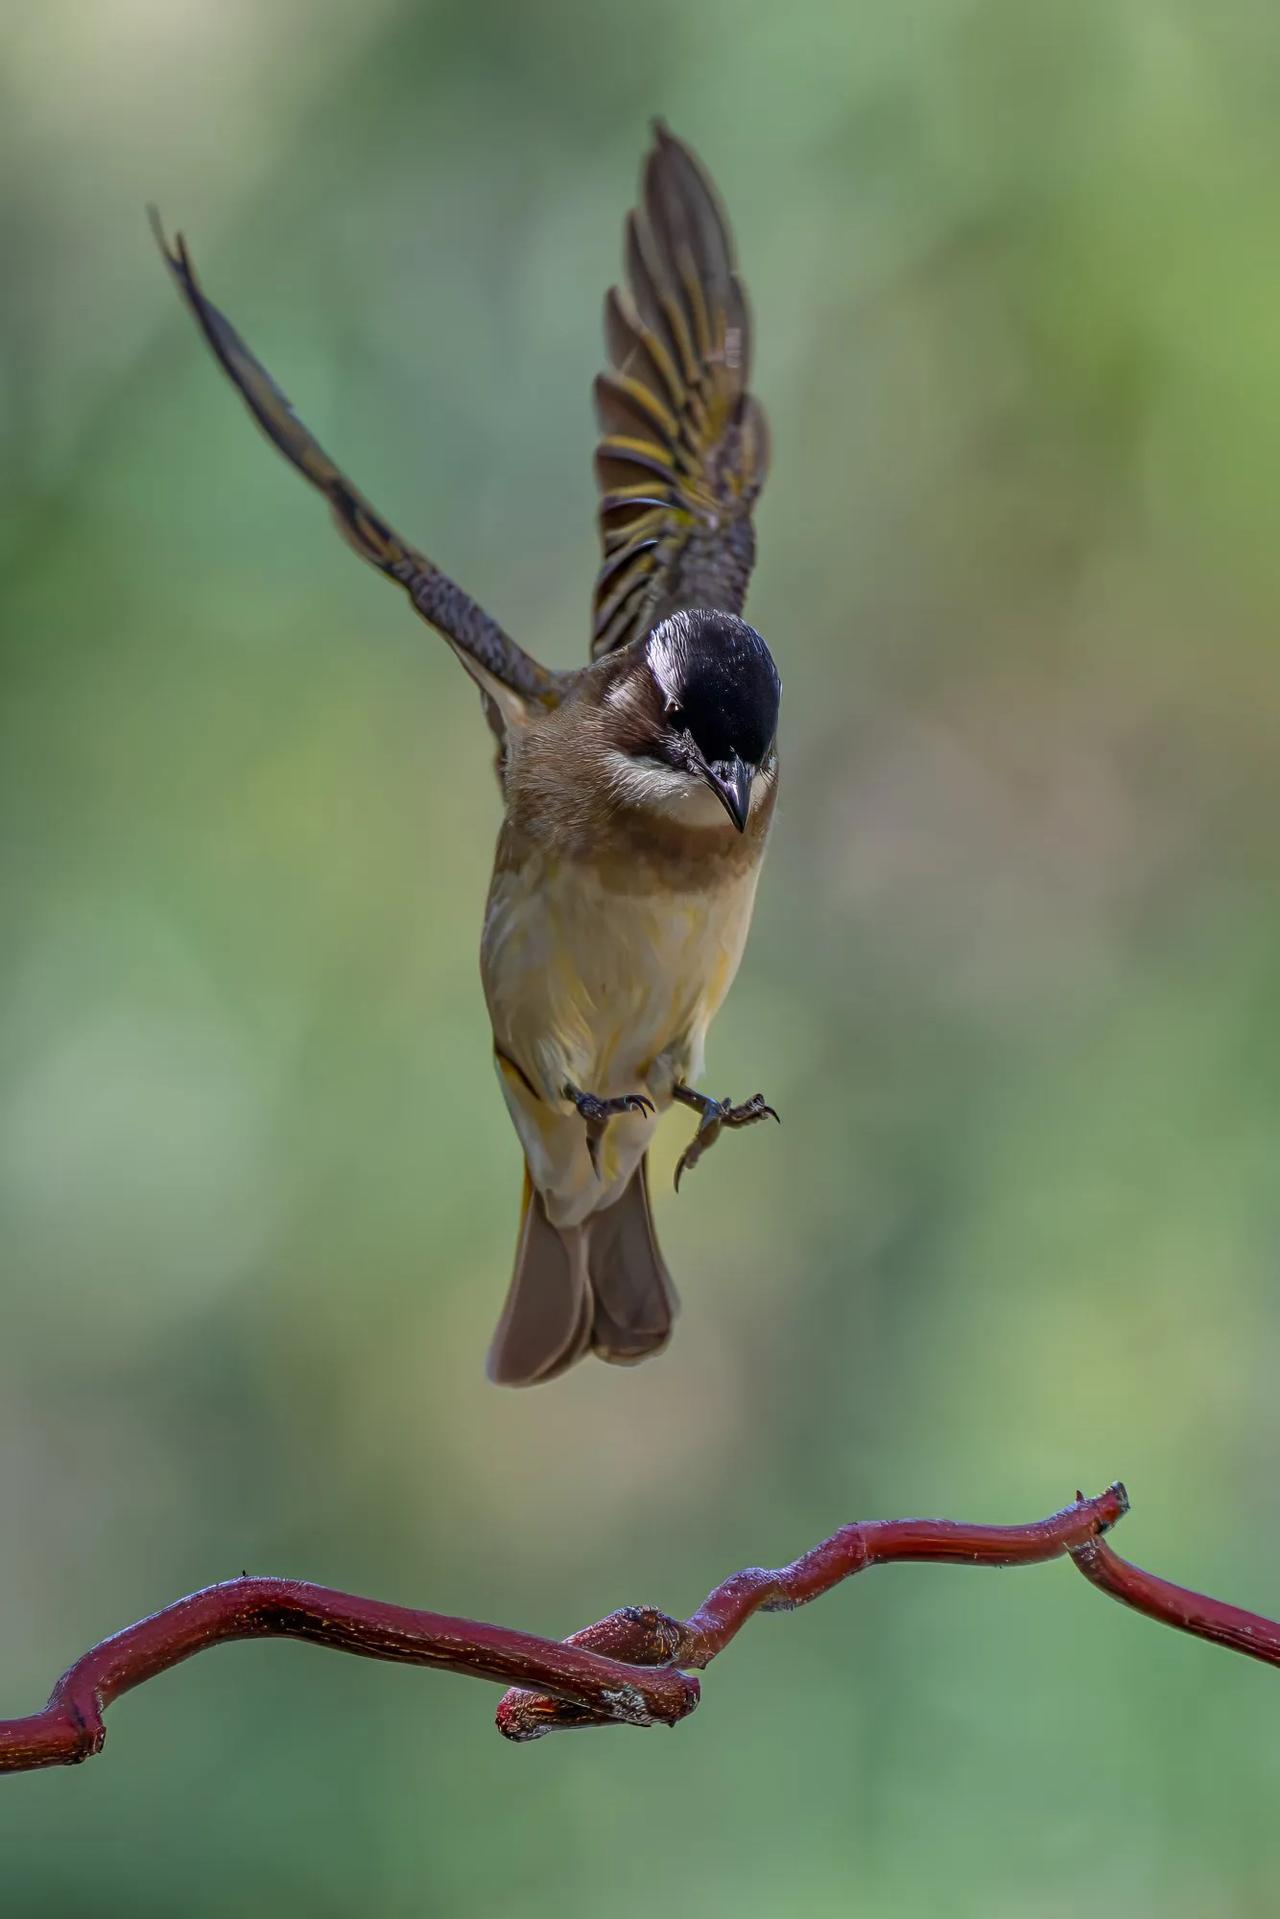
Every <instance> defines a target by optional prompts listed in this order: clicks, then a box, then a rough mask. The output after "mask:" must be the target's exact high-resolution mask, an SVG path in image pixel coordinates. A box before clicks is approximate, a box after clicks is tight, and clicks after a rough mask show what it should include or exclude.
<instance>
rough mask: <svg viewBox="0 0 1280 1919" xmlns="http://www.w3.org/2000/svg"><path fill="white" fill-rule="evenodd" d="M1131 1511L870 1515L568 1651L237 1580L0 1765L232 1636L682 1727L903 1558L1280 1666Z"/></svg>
mask: <svg viewBox="0 0 1280 1919" xmlns="http://www.w3.org/2000/svg"><path fill="white" fill-rule="evenodd" d="M1127 1509H1128V1500H1127V1497H1126V1494H1125V1490H1124V1488H1123V1486H1120V1485H1115V1486H1112V1487H1110V1488H1109V1489H1108V1490H1107V1491H1106V1492H1104V1493H1101V1494H1099V1496H1098V1497H1097V1498H1096V1499H1084V1498H1082V1497H1080V1496H1077V1499H1076V1503H1075V1504H1074V1505H1073V1506H1068V1507H1067V1508H1066V1509H1065V1510H1064V1511H1063V1512H1060V1513H1055V1514H1054V1515H1053V1516H1052V1517H1051V1518H1049V1519H1042V1520H1039V1521H1037V1522H1036V1524H1034V1525H1031V1526H968V1525H960V1524H953V1523H952V1522H950V1521H947V1520H921V1519H901V1520H873V1521H868V1522H866V1523H863V1524H855V1525H850V1526H843V1527H841V1529H840V1531H839V1532H836V1533H833V1534H832V1535H831V1537H830V1538H829V1539H826V1540H823V1541H822V1543H821V1544H820V1545H818V1546H815V1547H814V1548H813V1549H812V1551H810V1552H807V1553H805V1554H804V1555H803V1556H802V1557H801V1558H799V1559H797V1560H795V1561H794V1562H793V1563H792V1564H791V1565H789V1566H785V1567H783V1568H781V1569H780V1570H779V1571H776V1572H766V1571H763V1570H762V1569H761V1568H759V1567H752V1568H749V1569H748V1570H746V1571H744V1572H738V1573H733V1574H732V1575H731V1576H730V1577H729V1578H728V1579H726V1580H724V1581H723V1582H722V1583H721V1584H720V1585H719V1586H717V1587H716V1588H715V1590H714V1591H713V1592H711V1593H709V1594H708V1596H707V1598H706V1599H705V1600H704V1601H703V1603H702V1605H701V1606H699V1608H698V1610H697V1611H696V1612H695V1613H693V1614H692V1615H691V1617H690V1618H688V1619H686V1620H683V1621H681V1620H676V1619H672V1618H670V1617H668V1615H667V1614H665V1613H660V1612H657V1611H655V1610H654V1609H653V1608H650V1607H626V1608H624V1609H623V1610H622V1611H621V1612H615V1613H610V1614H609V1616H608V1617H607V1618H605V1619H601V1620H597V1622H596V1623H595V1625H593V1626H588V1627H586V1628H585V1630H583V1631H582V1632H578V1633H574V1634H572V1635H571V1637H570V1638H568V1639H567V1640H564V1641H563V1642H561V1641H557V1640H554V1639H540V1638H538V1637H537V1636H536V1635H534V1634H532V1633H524V1632H517V1631H514V1630H512V1629H510V1628H508V1627H505V1626H488V1625H483V1624H480V1623H478V1622H476V1621H474V1620H470V1619H452V1618H449V1617H447V1616H446V1615H444V1614H441V1613H429V1612H419V1611H416V1610H413V1609H411V1608H409V1607H406V1606H393V1605H388V1604H385V1603H383V1602H381V1601H378V1600H373V1599H356V1598H352V1597H351V1596H350V1595H348V1594H346V1593H339V1592H332V1591H329V1590H328V1589H327V1588H325V1587H323V1586H311V1585H306V1584H304V1583H302V1582H301V1581H298V1580H289V1579H270V1578H262V1579H259V1578H249V1577H247V1576H246V1577H245V1578H242V1579H231V1580H228V1581H226V1583H225V1584H223V1585H220V1586H210V1587H207V1588H206V1589H205V1590H204V1591H203V1592H198V1593H192V1594H191V1595H190V1597H189V1598H186V1599H179V1600H176V1601H175V1602H174V1604H173V1605H171V1606H166V1607H165V1608H164V1610H163V1611H162V1612H158V1613H153V1614H152V1615H151V1616H150V1618H148V1619H143V1620H140V1621H139V1622H138V1624H137V1625H134V1626H128V1627H126V1628H125V1630H124V1631H123V1632H120V1633H116V1634H115V1635H114V1636H113V1637H112V1638H110V1639H104V1640H103V1641H102V1643H101V1644H100V1645H98V1646H95V1647H93V1648H92V1650H91V1651H89V1652H87V1653H84V1654H83V1655H82V1656H81V1657H80V1658H79V1659H77V1660H76V1662H75V1664H74V1665H73V1666H71V1667H70V1668H69V1669H68V1671H67V1672H65V1673H64V1674H63V1676H62V1678H61V1679H60V1680H59V1681H58V1683H57V1685H56V1686H55V1687H54V1689H53V1694H52V1696H51V1698H50V1700H49V1703H48V1705H47V1706H46V1707H45V1708H44V1710H43V1712H38V1713H33V1714H31V1715H30V1716H29V1717H27V1718H25V1719H11V1720H7V1721H0V1772H22V1771H29V1770H31V1769H33V1768H35V1767H38V1766H59V1765H74V1764H75V1763H76V1762H77V1761H78V1760H81V1759H88V1758H90V1757H91V1756H92V1755H93V1754H94V1753H96V1752H100V1751H101V1749H102V1744H103V1740H104V1738H105V1728H104V1726H103V1713H104V1712H105V1710H106V1708H107V1707H108V1706H109V1705H110V1704H111V1702H112V1701H113V1700H115V1699H118V1698H119V1697H120V1695H121V1694H122V1693H125V1692H128V1691H130V1690H131V1689H132V1688H133V1687H134V1686H140V1685H142V1684H143V1683H144V1682H145V1681H146V1680H148V1679H154V1678H155V1677H156V1676H157V1674H159V1673H161V1672H164V1671H165V1670H166V1669H167V1668H168V1667H170V1666H176V1665H177V1664H178V1663H179V1662H180V1661H181V1660H184V1659H190V1658H191V1657H192V1656H193V1655H194V1654H196V1653H198V1652H203V1651H204V1650H205V1649H206V1648H207V1647H209V1646H216V1645H219V1644H221V1643H222V1642H224V1641H226V1640H232V1639H265V1638H286V1639H306V1640H310V1641H311V1642H312V1643H313V1644H314V1645H319V1646H329V1647H331V1648H332V1649H333V1650H334V1651H337V1652H348V1653H356V1654H358V1655H360V1656H361V1657H363V1658H367V1659H390V1660H396V1661H398V1662H400V1663H401V1664H403V1665H411V1666H428V1667H434V1668H436V1669H437V1670H439V1671H443V1672H457V1673H468V1674H470V1675H472V1676H473V1677H475V1678H477V1679H490V1680H496V1681H497V1682H498V1683H499V1684H505V1685H507V1686H512V1684H513V1682H516V1689H514V1690H511V1691H508V1692H507V1693H506V1694H505V1695H504V1697H503V1699H502V1702H501V1704H500V1705H499V1707H498V1715H497V1717H498V1727H499V1730H500V1731H501V1732H502V1733H503V1734H504V1735H505V1736H506V1737H507V1738H508V1739H516V1740H528V1739H537V1738H540V1737H541V1736H542V1735H543V1734H544V1733H548V1732H555V1731H560V1730H568V1729H570V1728H572V1727H581V1726H598V1725H610V1724H622V1725H633V1726H649V1725H653V1724H655V1723H661V1724H664V1725H675V1724H676V1722H677V1721H678V1720H680V1719H683V1718H685V1716H686V1715H687V1714H688V1713H690V1712H692V1711H693V1709H694V1707H695V1706H696V1705H697V1703H698V1699H699V1682H698V1680H697V1679H696V1678H695V1677H694V1676H693V1674H692V1673H690V1672H686V1671H683V1670H682V1668H683V1667H694V1668H700V1667H704V1666H707V1665H709V1664H710V1662H711V1660H713V1659H714V1658H715V1657H716V1655H717V1653H720V1652H723V1651H724V1649H725V1647H726V1646H727V1645H728V1644H729V1642H730V1641H731V1640H732V1639H733V1638H734V1637H735V1636H736V1634H737V1633H738V1632H740V1631H741V1629H742V1627H743V1626H744V1625H745V1624H746V1622H747V1620H748V1619H750V1617H751V1615H752V1614H753V1613H756V1612H780V1611H789V1610H790V1609H791V1608H792V1607H795V1606H801V1605H804V1604H806V1603H807V1602H808V1601H809V1600H811V1599H817V1598H819V1597H820V1596H821V1595H822V1594H823V1593H825V1592H829V1591H830V1590H831V1588H832V1587H833V1586H837V1585H839V1584H840V1583H841V1582H842V1581H843V1580H845V1579H850V1578H852V1576H853V1575H854V1574H855V1573H859V1572H862V1571H864V1570H865V1569H866V1568H867V1567H868V1566H874V1565H881V1564H888V1563H889V1562H890V1561H892V1560H917V1561H936V1562H945V1563H948V1564H952V1565H969V1566H1023V1565H1034V1564H1037V1563H1038V1562H1039V1561H1041V1560H1046V1559H1056V1558H1059V1557H1061V1556H1062V1555H1063V1554H1064V1553H1069V1554H1070V1555H1071V1557H1072V1558H1073V1559H1074V1560H1075V1562H1076V1564H1077V1565H1078V1566H1079V1567H1080V1570H1081V1571H1082V1572H1083V1573H1084V1574H1085V1575H1086V1577H1087V1578H1089V1579H1090V1580H1091V1581H1092V1582H1093V1583H1094V1584H1095V1585H1097V1586H1099V1587H1101V1588H1102V1590H1103V1591H1106V1592H1110V1593H1112V1594H1113V1595H1114V1596H1115V1597H1116V1598H1118V1599H1121V1600H1123V1601H1124V1603H1125V1604H1127V1605H1130V1606H1134V1607H1136V1608H1137V1609H1138V1610H1139V1611H1141V1612H1145V1613H1146V1614H1147V1615H1148V1616H1149V1617H1151V1618H1153V1619H1162V1620H1164V1621H1165V1623H1166V1624H1168V1625H1171V1626H1175V1627H1177V1628H1178V1629H1179V1630H1181V1631H1183V1632H1190V1633H1195V1634H1198V1635H1199V1636H1200V1637H1201V1638H1205V1639H1212V1640H1214V1641H1216V1642H1217V1643H1218V1644H1220V1645H1226V1646H1230V1647H1233V1648H1234V1649H1235V1650H1237V1651H1240V1652H1247V1653H1249V1654H1251V1655H1252V1657H1254V1658H1256V1659H1263V1660H1266V1661H1267V1662H1268V1663H1270V1664H1272V1665H1280V1626H1278V1625H1277V1624H1275V1623H1274V1622H1272V1621H1271V1620H1267V1619H1261V1618H1258V1617H1256V1616H1255V1615H1254V1614H1252V1613H1244V1612H1241V1611H1239V1610H1238V1609H1237V1608H1236V1607H1234V1606H1226V1605H1223V1604H1221V1603H1220V1602H1219V1601H1217V1600H1212V1599H1205V1598H1202V1597H1200V1596H1199V1595H1198V1594H1195V1593H1189V1592H1185V1591H1184V1590H1183V1589H1182V1588H1181V1587H1178V1586H1171V1585H1169V1584H1168V1583H1167V1582H1166V1581H1164V1580H1161V1579H1157V1578H1155V1577H1154V1576H1153V1575H1152V1574H1150V1573H1143V1572H1140V1571H1139V1570H1138V1568H1137V1567H1134V1566H1129V1565H1127V1564H1126V1562H1125V1561H1124V1560H1122V1559H1119V1558H1117V1557H1116V1555H1115V1554H1114V1553H1113V1552H1112V1551H1111V1550H1110V1548H1109V1547H1108V1546H1106V1545H1105V1544H1104V1543H1103V1540H1102V1534H1103V1533H1104V1532H1106V1531H1107V1530H1108V1529H1109V1528H1110V1527H1111V1526H1113V1525H1114V1524H1115V1522H1116V1521H1117V1520H1118V1519H1120V1518H1121V1517H1122V1516H1123V1514H1124V1513H1125V1512H1126V1511H1127Z"/></svg>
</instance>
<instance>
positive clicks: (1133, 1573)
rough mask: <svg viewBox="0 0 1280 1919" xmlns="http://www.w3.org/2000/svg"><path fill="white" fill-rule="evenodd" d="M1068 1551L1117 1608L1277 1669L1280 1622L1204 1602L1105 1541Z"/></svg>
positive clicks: (1216, 1601)
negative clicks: (1132, 1562)
mask: <svg viewBox="0 0 1280 1919" xmlns="http://www.w3.org/2000/svg"><path fill="white" fill-rule="evenodd" d="M1068 1550H1069V1552H1070V1554H1071V1557H1072V1558H1073V1559H1074V1560H1075V1563H1076V1565H1077V1566H1078V1567H1079V1568H1080V1571H1081V1572H1082V1573H1083V1574H1084V1576H1085V1578H1086V1579H1087V1580H1088V1581H1089V1583H1090V1585H1093V1586H1096V1587H1097V1588H1098V1591H1099V1592H1104V1593H1110V1595H1111V1597H1112V1598H1113V1599H1118V1600H1119V1601H1120V1604H1121V1605H1122V1606H1132V1608H1133V1610H1134V1611H1135V1612H1140V1613H1145V1614H1146V1616H1147V1618H1148V1619H1158V1620H1160V1621H1161V1622H1162V1623H1163V1624H1164V1625H1166V1626H1175V1627H1176V1628H1177V1630H1178V1631H1179V1632H1189V1633H1194V1635H1195V1636H1196V1638H1197V1639H1211V1640H1212V1641H1213V1643H1214V1645H1215V1646H1227V1647H1229V1649H1230V1650H1231V1651H1232V1652H1242V1653H1246V1654H1247V1655H1248V1657H1249V1658H1250V1659H1261V1660H1262V1662H1263V1664H1264V1665H1267V1666H1280V1622H1278V1621H1276V1620H1274V1619H1264V1618H1263V1617H1262V1615H1261V1613H1256V1612H1245V1611H1244V1610H1243V1609H1242V1608H1241V1607H1240V1606H1228V1605H1227V1603H1226V1602H1225V1600H1222V1599H1206V1598H1205V1596H1204V1594H1203V1593H1193V1592H1189V1591H1188V1590H1187V1588H1186V1587H1185V1586H1175V1585H1173V1584H1172V1583H1171V1582H1170V1581H1169V1580H1167V1579H1160V1578H1158V1577H1157V1575H1156V1574H1155V1573H1147V1572H1143V1570H1142V1568H1141V1566H1131V1565H1130V1564H1129V1562H1128V1560H1127V1559H1121V1557H1120V1555H1119V1553H1115V1552H1112V1550H1111V1548H1110V1546H1108V1545H1107V1543H1106V1541H1105V1540H1104V1539H1101V1538H1093V1539H1086V1540H1085V1542H1084V1544H1083V1545H1081V1546H1071V1547H1069V1548H1068Z"/></svg>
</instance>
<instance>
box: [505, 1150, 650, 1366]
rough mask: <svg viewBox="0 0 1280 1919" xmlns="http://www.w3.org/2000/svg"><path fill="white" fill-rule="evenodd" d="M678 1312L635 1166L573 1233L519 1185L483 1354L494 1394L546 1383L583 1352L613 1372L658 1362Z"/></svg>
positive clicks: (645, 1186) (644, 1182) (642, 1169)
mask: <svg viewBox="0 0 1280 1919" xmlns="http://www.w3.org/2000/svg"><path fill="white" fill-rule="evenodd" d="M678 1310H679V1302H678V1300H677V1297H676V1291H675V1287H674V1286H673V1285H672V1283H671V1276H670V1274H669V1273H668V1272H667V1269H666V1265H665V1263H664V1261H663V1258H662V1254H661V1253H660V1252H659V1250H658V1242H657V1239H656V1237H655V1234H654V1230H653V1217H652V1214H651V1212H650V1209H649V1181H648V1172H647V1165H646V1161H645V1160H643V1159H642V1160H641V1162H640V1164H639V1165H638V1166H637V1168H636V1170H635V1172H634V1173H633V1174H632V1177H631V1179H630V1181H629V1183H628V1185H627V1187H626V1190H625V1191H624V1192H623V1193H622V1195H621V1197H620V1198H618V1199H616V1200H615V1201H614V1202H613V1204H612V1206H609V1207H606V1208H605V1209H604V1210H603V1211H602V1212H599V1213H596V1214H593V1216H592V1217H591V1218H590V1219H588V1220H586V1221H585V1222H584V1224H582V1225H581V1226H569V1227H557V1226H553V1225H552V1224H551V1222H550V1220H549V1219H548V1218H547V1214H546V1208H545V1206H544V1205H543V1201H542V1195H541V1194H540V1193H538V1192H537V1191H536V1190H535V1188H534V1186H533V1183H532V1181H531V1180H530V1178H529V1173H528V1169H527V1168H526V1170H525V1176H524V1203H523V1207H522V1211H521V1219H520V1238H519V1241H518V1243H517V1246H516V1261H515V1270H514V1272H513V1273H512V1276H511V1285H510V1287H509V1289H508V1291H507V1298H506V1304H505V1305H504V1307H503V1309H502V1317H501V1318H500V1319H499V1321H498V1327H497V1331H496V1332H495V1333H494V1336H493V1341H492V1344H491V1345H490V1347H489V1358H488V1363H487V1370H488V1374H489V1377H490V1379H492V1380H493V1381H494V1383H495V1384H496V1385H499V1386H535V1385H538V1384H540V1383H541V1382H542V1381H543V1380H547V1379H555V1378H556V1377H557V1376H558V1375H559V1374H560V1373H563V1372H565V1371H567V1369H568V1368H569V1367H570V1366H572V1365H573V1364H574V1363H575V1362H576V1361H577V1360H579V1359H581V1358H582V1356H583V1354H584V1353H585V1352H586V1351H587V1350H588V1348H589V1349H590V1350H591V1351H593V1352H594V1353H596V1354H597V1355H598V1357H599V1358H601V1359H604V1360H608V1361H609V1362H610V1363H611V1364H614V1365H624V1366H625V1365H634V1364H636V1363H637V1362H638V1361H640V1360H642V1359H647V1358H648V1357H649V1356H650V1354H651V1353H659V1352H661V1351H662V1348H663V1347H664V1346H665V1345H666V1343H667V1341H668V1340H669V1339H670V1337H671V1328H672V1324H673V1322H674V1320H675V1316H676V1313H677V1311H678Z"/></svg>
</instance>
